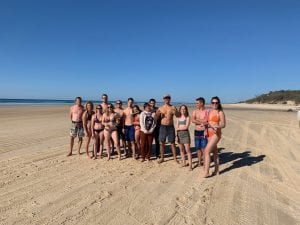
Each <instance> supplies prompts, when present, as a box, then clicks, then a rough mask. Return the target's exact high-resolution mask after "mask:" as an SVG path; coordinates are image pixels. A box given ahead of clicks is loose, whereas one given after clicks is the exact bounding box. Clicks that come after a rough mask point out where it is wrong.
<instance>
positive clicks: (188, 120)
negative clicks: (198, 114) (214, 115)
mask: <svg viewBox="0 0 300 225" xmlns="http://www.w3.org/2000/svg"><path fill="white" fill-rule="evenodd" d="M190 124H191V120H190V117H189V116H188V117H187V118H186V124H185V128H186V130H188V129H189V127H190Z"/></svg>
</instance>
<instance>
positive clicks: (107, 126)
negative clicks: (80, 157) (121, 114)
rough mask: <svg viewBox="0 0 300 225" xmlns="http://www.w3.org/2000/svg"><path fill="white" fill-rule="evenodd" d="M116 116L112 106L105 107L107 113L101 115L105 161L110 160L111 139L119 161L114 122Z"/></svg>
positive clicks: (119, 154) (119, 155)
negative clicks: (105, 153)
mask: <svg viewBox="0 0 300 225" xmlns="http://www.w3.org/2000/svg"><path fill="white" fill-rule="evenodd" d="M117 117H118V114H117V113H115V112H114V106H113V105H112V104H108V105H107V111H106V112H105V113H104V114H103V120H102V124H103V125H104V141H105V145H106V151H107V157H108V158H107V160H110V155H111V154H110V151H111V141H110V140H111V138H112V140H113V143H114V146H116V148H117V152H118V159H119V160H121V153H120V142H119V139H118V133H117V127H116V125H117V124H116V120H117Z"/></svg>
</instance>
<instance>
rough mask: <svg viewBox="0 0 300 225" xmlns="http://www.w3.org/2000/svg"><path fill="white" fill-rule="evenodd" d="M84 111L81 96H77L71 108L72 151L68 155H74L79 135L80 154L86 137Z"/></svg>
mask: <svg viewBox="0 0 300 225" xmlns="http://www.w3.org/2000/svg"><path fill="white" fill-rule="evenodd" d="M83 112H84V107H83V105H82V104H81V97H76V98H75V105H73V106H71V108H70V119H71V122H72V124H71V128H70V137H71V139H70V152H69V154H68V155H67V156H71V155H72V151H73V146H74V139H75V138H76V137H78V139H79V141H78V154H80V148H81V145H82V138H83V137H84V129H83V123H82V115H83Z"/></svg>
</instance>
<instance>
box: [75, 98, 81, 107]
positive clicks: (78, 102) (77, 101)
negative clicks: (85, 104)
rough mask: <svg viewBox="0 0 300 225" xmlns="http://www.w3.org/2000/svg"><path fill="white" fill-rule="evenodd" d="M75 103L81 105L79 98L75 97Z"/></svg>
mask: <svg viewBox="0 0 300 225" xmlns="http://www.w3.org/2000/svg"><path fill="white" fill-rule="evenodd" d="M76 105H78V106H79V105H81V99H80V98H76Z"/></svg>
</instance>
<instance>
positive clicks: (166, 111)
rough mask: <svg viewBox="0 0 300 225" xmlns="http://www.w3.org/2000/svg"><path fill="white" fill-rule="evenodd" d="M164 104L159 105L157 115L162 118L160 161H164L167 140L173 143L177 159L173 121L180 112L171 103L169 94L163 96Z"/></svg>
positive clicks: (174, 154) (173, 151) (172, 147)
mask: <svg viewBox="0 0 300 225" xmlns="http://www.w3.org/2000/svg"><path fill="white" fill-rule="evenodd" d="M163 101H164V105H163V106H161V107H159V109H158V110H157V112H156V116H157V117H158V118H161V125H160V129H159V142H160V160H159V161H158V162H159V163H162V162H164V153H165V143H166V140H168V142H169V143H170V144H171V149H172V153H173V159H174V161H175V162H176V163H178V161H177V159H176V146H175V127H174V122H173V117H174V116H177V117H178V116H179V112H178V110H177V109H176V107H175V106H173V105H171V104H170V101H171V96H170V95H169V94H167V95H164V96H163Z"/></svg>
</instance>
